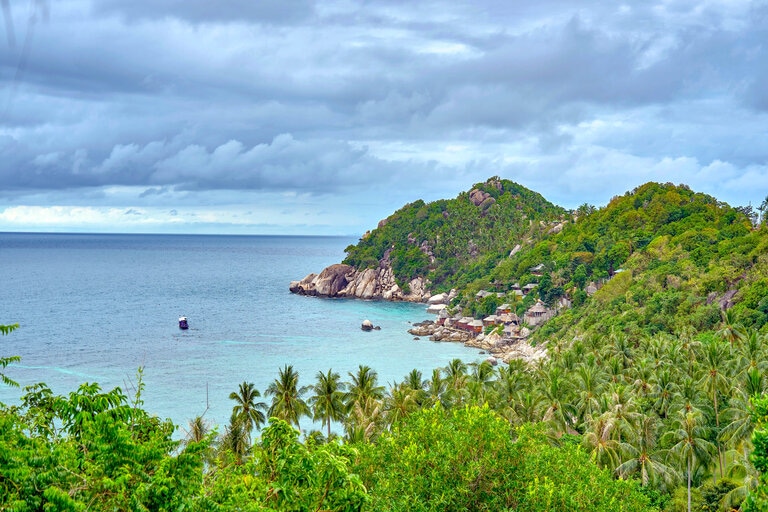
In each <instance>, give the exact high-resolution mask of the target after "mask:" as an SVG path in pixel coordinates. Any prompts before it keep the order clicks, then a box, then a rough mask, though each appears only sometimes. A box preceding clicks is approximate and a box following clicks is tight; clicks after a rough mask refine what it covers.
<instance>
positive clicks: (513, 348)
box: [408, 320, 547, 364]
mask: <svg viewBox="0 0 768 512" xmlns="http://www.w3.org/2000/svg"><path fill="white" fill-rule="evenodd" d="M408 332H409V333H410V334H412V335H414V336H417V337H419V338H421V337H429V339H430V340H431V341H452V342H459V343H463V344H464V345H465V346H467V347H472V348H477V349H481V350H483V351H485V352H487V353H489V354H491V356H492V357H494V358H497V359H500V360H501V361H503V362H504V363H509V362H510V361H511V360H512V359H522V360H524V361H526V362H528V363H535V362H536V361H538V360H539V359H543V358H546V357H547V351H546V350H545V349H544V348H542V347H533V346H531V345H530V344H529V343H528V342H527V341H526V340H523V339H509V338H503V337H501V336H499V335H498V334H489V335H484V334H479V335H474V334H473V333H470V332H467V331H464V330H461V329H454V328H451V327H446V326H443V325H440V324H437V323H435V322H432V321H431V320H426V321H424V322H420V323H418V324H414V325H413V327H412V328H411V329H409V330H408ZM489 359H490V358H489ZM489 362H490V361H489ZM491 364H493V363H491Z"/></svg>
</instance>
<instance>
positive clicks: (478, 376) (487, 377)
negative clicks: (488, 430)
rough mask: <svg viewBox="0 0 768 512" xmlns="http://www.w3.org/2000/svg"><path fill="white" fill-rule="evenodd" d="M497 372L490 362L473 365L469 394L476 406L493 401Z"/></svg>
mask: <svg viewBox="0 0 768 512" xmlns="http://www.w3.org/2000/svg"><path fill="white" fill-rule="evenodd" d="M495 375H496V371H495V370H494V368H493V365H491V363H489V362H488V361H483V362H481V363H479V364H476V363H473V364H472V373H471V374H470V375H469V379H468V380H467V392H468V395H469V398H470V400H471V401H472V402H473V403H474V404H476V405H482V404H484V403H487V402H489V401H493V392H492V390H493V384H494V383H495V380H494V377H495Z"/></svg>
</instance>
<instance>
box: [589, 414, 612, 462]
mask: <svg viewBox="0 0 768 512" xmlns="http://www.w3.org/2000/svg"><path fill="white" fill-rule="evenodd" d="M613 428H614V423H613V421H612V420H611V418H610V416H609V415H608V414H602V415H601V416H599V417H597V418H596V419H591V420H590V424H589V428H588V429H587V431H586V432H585V433H584V436H583V437H582V442H583V444H584V445H585V446H586V448H587V450H588V451H589V452H590V453H591V454H592V459H593V460H594V461H595V463H596V464H597V465H598V467H601V468H609V469H610V470H613V469H615V468H616V466H618V465H619V462H620V458H619V452H620V450H621V443H619V441H617V440H616V439H614V438H613V436H612V432H613Z"/></svg>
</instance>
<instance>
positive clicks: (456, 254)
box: [344, 177, 567, 291]
mask: <svg viewBox="0 0 768 512" xmlns="http://www.w3.org/2000/svg"><path fill="white" fill-rule="evenodd" d="M566 214H567V212H566V210H565V209H563V208H561V207H559V206H555V205H554V204H552V203H550V202H549V201H547V200H546V199H544V198H543V197H542V196H541V195H540V194H537V193H536V192H532V191H531V190H528V189H527V188H525V187H523V186H521V185H518V184H517V183H513V182H511V181H509V180H502V179H500V178H498V177H494V178H491V179H489V180H488V181H486V182H485V183H479V184H476V185H475V186H474V187H473V188H472V189H471V190H469V191H468V192H462V193H461V194H459V196H458V197H456V198H455V199H449V200H439V201H434V202H431V203H425V202H424V201H422V200H418V201H416V202H414V203H411V204H408V205H405V206H404V207H402V208H401V209H400V210H398V211H396V212H395V213H393V214H392V215H390V216H389V217H388V218H387V219H385V220H383V221H381V222H380V223H379V226H378V227H377V228H376V229H374V230H373V231H371V232H369V233H366V234H365V235H364V236H363V237H362V238H361V240H360V242H359V243H358V244H357V245H351V246H349V247H347V249H346V252H347V258H346V259H345V260H344V263H346V264H349V265H352V266H354V267H355V268H357V269H358V270H361V269H365V268H375V267H377V266H378V265H379V264H380V262H382V261H389V263H390V264H391V265H392V269H393V271H394V274H395V277H396V278H397V280H398V281H399V282H400V283H401V284H403V283H407V282H408V281H410V280H411V279H413V278H414V277H419V276H420V277H426V278H428V279H429V280H430V282H431V283H432V289H433V290H436V291H440V290H447V289H450V288H452V287H459V288H462V287H464V286H466V284H467V283H469V282H470V281H472V280H474V279H476V278H479V277H482V276H484V275H487V274H488V272H490V271H491V270H492V269H493V268H494V267H495V266H496V264H497V263H498V262H499V261H501V260H503V259H504V258H506V257H507V256H508V255H509V253H510V251H511V250H512V249H513V248H514V247H515V246H516V245H518V244H521V245H522V244H525V243H530V242H531V241H532V240H537V239H539V238H540V237H541V235H542V234H543V233H546V231H547V230H549V229H552V227H553V226H554V225H556V224H557V223H559V222H560V221H561V220H562V219H564V218H565V216H566ZM526 241H527V242H526Z"/></svg>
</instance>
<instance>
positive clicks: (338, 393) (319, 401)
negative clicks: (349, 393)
mask: <svg viewBox="0 0 768 512" xmlns="http://www.w3.org/2000/svg"><path fill="white" fill-rule="evenodd" d="M315 379H317V381H316V382H315V384H314V385H313V386H312V387H311V388H310V389H311V390H312V396H310V397H309V405H311V406H312V414H313V418H314V419H315V420H321V421H322V423H323V424H325V425H326V426H327V428H328V439H330V438H331V422H332V421H343V420H344V418H345V417H346V413H347V408H346V406H345V405H344V388H345V384H344V383H343V382H341V381H340V380H339V379H340V377H339V374H338V373H336V372H334V371H332V370H330V369H329V370H328V371H327V372H326V373H323V372H317V375H316V376H315Z"/></svg>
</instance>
